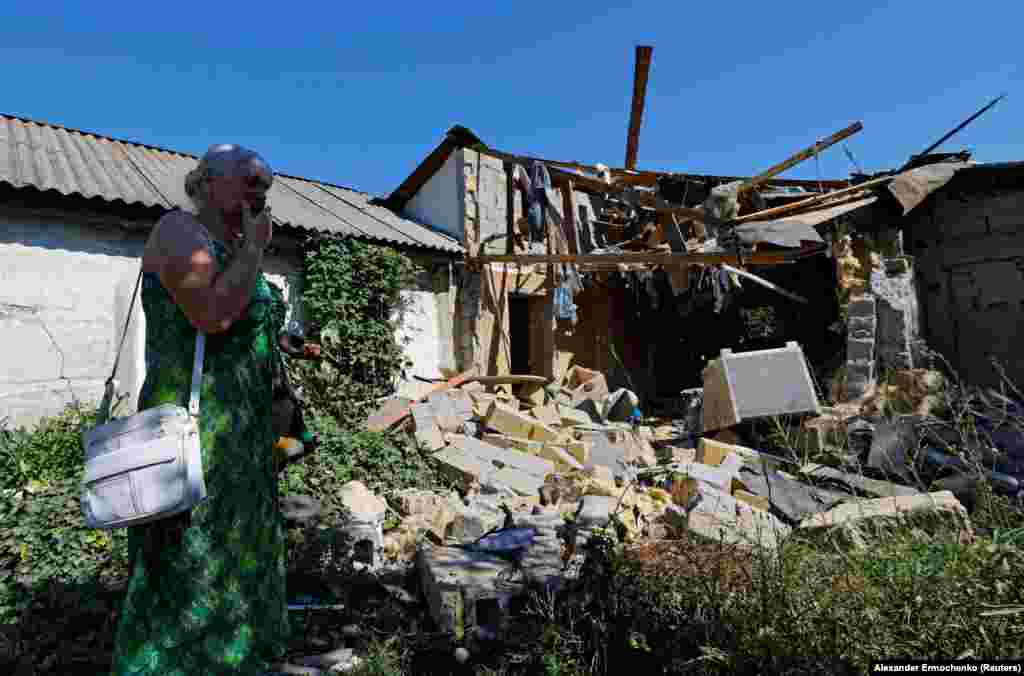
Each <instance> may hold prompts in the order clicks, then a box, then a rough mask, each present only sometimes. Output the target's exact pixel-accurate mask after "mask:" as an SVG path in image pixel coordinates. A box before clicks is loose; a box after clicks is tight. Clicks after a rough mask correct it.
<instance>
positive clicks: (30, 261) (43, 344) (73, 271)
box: [0, 209, 300, 427]
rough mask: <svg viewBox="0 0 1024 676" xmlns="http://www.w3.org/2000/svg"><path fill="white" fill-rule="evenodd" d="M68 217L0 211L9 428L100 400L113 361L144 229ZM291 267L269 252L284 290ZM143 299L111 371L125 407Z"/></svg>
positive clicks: (135, 366) (1, 374)
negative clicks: (85, 222)
mask: <svg viewBox="0 0 1024 676" xmlns="http://www.w3.org/2000/svg"><path fill="white" fill-rule="evenodd" d="M75 218H76V217H75V215H74V214H73V213H65V214H62V215H60V216H40V215H36V214H31V213H20V212H19V211H17V210H11V209H4V210H2V211H0V344H2V345H3V348H4V349H3V350H0V420H2V419H4V418H7V419H8V424H9V425H11V426H12V427H18V426H26V427H31V426H32V425H34V424H35V423H36V422H37V421H38V420H39V418H41V417H43V416H53V415H56V414H58V413H60V411H61V410H62V409H63V408H64V407H65V406H66V405H67V404H69V403H71V402H73V401H75V400H78V401H81V402H85V403H89V404H90V405H92V404H94V403H95V402H98V401H99V399H100V398H101V397H102V394H103V384H104V382H105V381H106V379H107V378H108V377H109V376H110V370H111V369H112V368H113V365H114V357H115V352H116V349H117V344H118V341H119V340H120V337H121V330H122V327H123V321H124V313H125V311H126V309H127V305H128V300H129V299H130V298H131V296H132V290H133V288H134V285H135V281H136V279H137V277H138V271H139V263H140V256H141V255H142V250H143V247H144V245H145V241H146V238H147V237H148V233H145V232H131V231H128V230H126V229H124V228H121V227H120V226H117V225H111V226H103V225H82V224H76V223H75ZM298 273H299V268H298V265H297V263H296V262H295V261H292V260H288V259H287V258H284V257H276V256H269V257H268V258H267V263H266V274H267V277H268V279H269V280H270V281H273V282H274V283H276V284H278V286H280V287H282V289H284V291H285V295H286V298H289V299H291V298H293V297H297V295H298V293H297V288H298V284H299V279H300V277H299V274H298ZM140 308H141V304H140V301H139V300H138V299H136V305H135V309H134V310H133V313H132V314H133V320H132V326H131V327H130V330H129V335H128V338H127V339H126V341H125V348H124V352H123V354H122V357H121V363H120V365H119V367H118V373H117V376H116V377H117V378H118V379H119V380H120V381H121V383H122V390H123V391H127V392H129V393H130V399H131V403H130V406H131V407H133V406H134V399H135V397H137V394H138V391H137V390H138V387H139V386H141V383H142V378H143V377H144V363H145V362H144V354H143V336H144V335H145V333H144V332H145V315H144V313H143V312H142V311H141V309H140ZM132 410H134V409H133V408H132Z"/></svg>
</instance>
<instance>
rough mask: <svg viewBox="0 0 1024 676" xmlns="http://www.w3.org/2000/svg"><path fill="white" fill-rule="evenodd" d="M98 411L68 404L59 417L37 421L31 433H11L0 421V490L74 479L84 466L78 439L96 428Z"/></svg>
mask: <svg viewBox="0 0 1024 676" xmlns="http://www.w3.org/2000/svg"><path fill="white" fill-rule="evenodd" d="M97 407H98V404H97V403H92V404H81V403H72V404H68V405H67V406H66V407H65V408H64V410H63V411H61V413H59V414H58V415H56V416H53V417H44V418H42V419H40V421H39V422H38V423H37V425H36V427H35V429H34V430H28V429H26V428H23V427H22V428H18V429H10V428H8V427H7V426H6V425H4V421H3V420H0V487H2V488H19V487H21V486H25V485H27V484H28V482H29V481H32V480H35V481H41V482H44V483H47V482H53V481H60V480H62V479H69V478H71V477H73V476H75V475H76V473H77V472H79V471H80V470H81V469H82V468H83V467H84V465H85V456H84V454H83V450H82V440H81V436H80V435H81V432H82V430H83V429H86V428H88V427H91V426H92V425H95V424H96V409H97Z"/></svg>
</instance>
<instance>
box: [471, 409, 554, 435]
mask: <svg viewBox="0 0 1024 676" xmlns="http://www.w3.org/2000/svg"><path fill="white" fill-rule="evenodd" d="M485 423H486V425H487V426H488V427H490V428H491V429H493V430H496V431H498V432H501V433H502V434H506V435H508V436H510V437H517V438H520V439H530V440H535V441H554V440H555V439H557V438H558V433H557V432H556V431H555V430H553V429H552V428H550V427H548V426H547V425H544V424H543V423H541V422H540V421H538V420H535V419H533V418H531V417H530V416H528V415H525V414H523V413H520V412H519V411H516V410H513V409H512V408H510V407H509V406H506V405H504V404H501V403H499V402H497V401H495V402H493V403H492V404H491V406H490V408H489V409H488V410H487V418H486V420H485Z"/></svg>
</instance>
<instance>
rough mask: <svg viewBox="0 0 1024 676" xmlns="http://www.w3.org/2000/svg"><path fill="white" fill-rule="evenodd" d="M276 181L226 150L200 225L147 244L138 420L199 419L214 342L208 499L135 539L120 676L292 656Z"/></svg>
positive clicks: (247, 155) (206, 409)
mask: <svg viewBox="0 0 1024 676" xmlns="http://www.w3.org/2000/svg"><path fill="white" fill-rule="evenodd" d="M272 181H273V174H272V172H271V170H270V167H269V166H268V165H267V163H266V162H264V161H263V159H262V158H260V156H259V155H257V154H256V153H254V152H252V151H250V150H246V149H244V148H241V147H238V146H234V145H220V146H214V147H212V148H210V150H209V151H208V152H207V153H206V154H205V155H204V156H203V158H202V160H201V161H200V163H199V166H198V167H197V168H196V169H195V170H193V171H192V172H191V173H190V174H189V175H188V177H187V178H186V181H185V191H186V193H187V194H188V196H189V198H190V199H192V200H193V202H194V203H195V205H196V207H197V210H198V213H197V214H192V213H187V212H184V211H173V212H171V213H168V214H167V215H165V216H164V217H163V218H161V219H160V221H159V223H157V225H156V227H155V228H154V230H153V233H152V235H151V236H150V238H149V241H148V242H147V244H146V248H145V253H144V254H143V258H142V270H143V287H142V306H143V308H144V310H145V313H146V365H147V366H146V378H145V382H144V384H143V386H142V390H141V392H140V394H139V410H143V409H147V408H152V407H154V406H159V405H160V404H165V403H174V404H178V405H182V406H186V405H187V402H188V398H189V389H190V382H191V369H192V356H193V350H194V348H195V335H196V331H197V330H201V331H204V332H206V333H207V334H208V336H207V340H206V355H205V363H204V367H203V381H202V392H201V397H202V398H201V404H200V434H201V438H202V451H203V468H204V472H205V480H206V485H207V490H208V495H209V497H208V499H207V500H206V501H205V502H203V503H202V504H200V505H198V506H197V507H195V508H194V509H193V510H192V511H191V513H189V512H186V513H185V514H184V515H183V516H181V517H172V518H168V519H164V520H160V521H155V522H151V523H149V524H144V525H141V526H136V527H133V528H130V529H129V533H128V538H129V552H130V557H131V562H132V571H131V582H130V584H129V587H128V593H127V597H126V599H125V602H124V606H123V610H122V613H121V620H120V626H119V628H118V633H117V645H116V648H115V652H114V658H113V674H114V675H115V676H136V675H138V676H141V675H149V674H153V675H156V674H160V675H161V676H186V675H188V676H198V675H200V674H202V675H204V676H214V675H216V674H252V675H261V676H262V675H263V674H265V673H267V669H268V667H269V666H270V664H271V663H274V662H279V661H280V660H281V658H282V656H283V654H284V652H285V649H286V642H287V640H288V637H289V627H288V617H287V612H288V610H287V602H286V597H285V539H284V533H283V523H282V518H281V512H280V506H279V500H278V492H277V475H276V471H275V466H274V460H273V455H272V452H271V449H272V447H273V443H274V441H275V438H274V434H273V431H272V429H271V397H272V385H271V383H272V381H273V378H274V375H275V373H277V371H276V369H279V368H280V367H281V357H280V354H279V352H278V347H277V340H276V336H277V335H278V331H280V330H281V326H280V323H281V319H282V318H281V314H280V313H279V312H276V311H274V307H273V306H274V301H275V296H274V294H273V292H272V290H271V287H270V285H269V284H268V283H267V281H266V280H265V279H264V277H263V274H262V272H261V271H260V266H261V264H262V261H263V255H264V249H265V248H266V246H267V245H268V244H269V242H270V241H271V237H272V225H271V218H270V213H269V212H270V210H269V208H267V207H266V194H267V190H268V189H269V188H270V185H271V182H272Z"/></svg>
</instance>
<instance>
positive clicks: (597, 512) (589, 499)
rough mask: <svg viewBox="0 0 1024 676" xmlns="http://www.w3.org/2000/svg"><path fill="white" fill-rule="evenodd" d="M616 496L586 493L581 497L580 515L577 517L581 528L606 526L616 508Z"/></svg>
mask: <svg viewBox="0 0 1024 676" xmlns="http://www.w3.org/2000/svg"><path fill="white" fill-rule="evenodd" d="M615 503H616V498H614V497H612V496H606V495H584V496H583V497H582V498H581V499H580V511H579V516H577V517H576V520H577V523H578V524H579V527H580V528H583V529H589V528H604V527H605V526H607V525H608V521H609V520H610V519H611V513H612V510H613V509H615Z"/></svg>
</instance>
